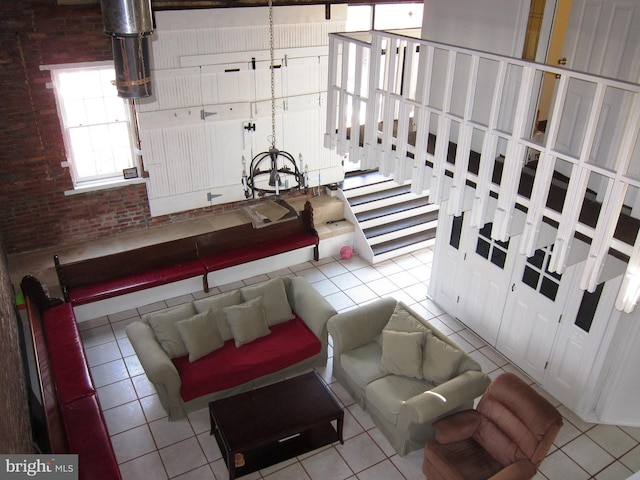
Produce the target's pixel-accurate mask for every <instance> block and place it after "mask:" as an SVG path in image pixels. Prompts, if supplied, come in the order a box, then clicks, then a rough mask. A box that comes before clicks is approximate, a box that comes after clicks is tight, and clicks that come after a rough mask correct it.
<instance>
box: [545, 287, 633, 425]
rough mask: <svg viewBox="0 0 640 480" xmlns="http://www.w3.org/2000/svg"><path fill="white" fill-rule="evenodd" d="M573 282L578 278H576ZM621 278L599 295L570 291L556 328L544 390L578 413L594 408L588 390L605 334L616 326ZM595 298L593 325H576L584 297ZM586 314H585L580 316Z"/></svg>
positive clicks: (591, 383)
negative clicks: (569, 298)
mask: <svg viewBox="0 0 640 480" xmlns="http://www.w3.org/2000/svg"><path fill="white" fill-rule="evenodd" d="M574 278H575V279H578V278H579V275H577V274H576V275H575V277H574ZM621 279H622V277H620V276H619V277H616V278H614V279H611V280H609V281H607V282H605V284H604V286H603V288H602V291H601V293H600V294H598V293H597V290H596V293H594V294H589V293H588V292H582V291H580V290H578V288H577V285H576V286H575V287H574V289H573V291H572V300H571V301H568V302H567V308H566V309H565V311H564V313H563V319H562V322H561V324H560V327H559V329H558V333H557V338H556V343H555V346H554V348H553V353H552V356H551V358H550V360H549V366H548V368H547V371H546V373H545V378H544V387H545V389H547V391H549V392H550V393H551V394H552V395H553V396H554V397H555V398H557V399H558V400H560V401H561V402H562V403H563V404H564V405H566V406H567V407H569V408H571V409H572V410H574V411H576V412H579V413H584V414H586V413H588V411H589V410H591V408H592V407H593V405H592V401H589V400H586V399H592V398H593V397H592V396H591V395H587V393H588V392H587V390H590V389H594V388H595V385H594V379H595V378H597V374H596V373H594V370H596V369H597V368H598V365H597V363H598V362H597V359H598V356H599V354H600V352H602V351H606V348H604V350H603V344H606V343H608V342H609V341H610V335H607V331H608V330H610V329H611V328H612V327H613V325H614V324H615V321H616V318H617V314H614V315H611V314H610V312H612V311H613V307H614V302H615V297H616V293H617V291H618V288H619V287H620V283H621ZM596 294H597V295H598V297H597V298H598V301H597V306H596V308H595V313H594V315H593V319H592V323H591V325H590V326H589V327H588V328H584V327H585V326H584V325H583V327H580V326H579V325H578V324H577V321H576V320H577V316H578V312H579V311H580V306H581V303H582V300H583V297H588V296H589V295H596ZM582 314H583V315H584V314H585V313H584V312H583V313H582Z"/></svg>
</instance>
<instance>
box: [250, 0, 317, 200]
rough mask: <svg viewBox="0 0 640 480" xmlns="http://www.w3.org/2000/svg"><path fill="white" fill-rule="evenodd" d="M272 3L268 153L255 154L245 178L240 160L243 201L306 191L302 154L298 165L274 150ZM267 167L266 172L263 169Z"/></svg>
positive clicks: (307, 168) (280, 151) (306, 178)
mask: <svg viewBox="0 0 640 480" xmlns="http://www.w3.org/2000/svg"><path fill="white" fill-rule="evenodd" d="M273 36H274V35H273V1H272V0H269V58H270V65H269V70H270V73H271V135H270V136H269V137H268V141H269V143H270V144H271V146H270V147H269V150H268V151H266V152H262V153H259V154H257V155H256V156H255V157H253V159H252V160H251V163H250V165H249V170H248V174H247V163H246V160H245V158H244V157H242V187H243V188H244V196H245V198H249V197H253V198H255V196H256V193H257V194H258V196H260V197H262V196H264V195H266V194H274V195H275V197H276V199H278V198H279V197H280V195H281V194H283V193H293V192H294V191H295V190H304V192H305V193H307V191H308V188H309V167H308V166H305V167H304V169H303V159H302V154H300V155H299V156H298V161H299V165H298V164H297V163H296V161H295V159H294V158H293V156H292V155H291V154H290V153H289V152H285V151H284V150H279V149H278V148H277V147H276V87H275V62H274V53H273V43H274V42H273ZM265 167H266V168H265Z"/></svg>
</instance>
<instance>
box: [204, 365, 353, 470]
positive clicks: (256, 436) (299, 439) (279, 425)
mask: <svg viewBox="0 0 640 480" xmlns="http://www.w3.org/2000/svg"><path fill="white" fill-rule="evenodd" d="M209 416H210V418H211V434H212V435H215V437H216V441H217V442H218V446H219V447H220V451H221V452H222V456H223V458H224V460H225V462H226V464H227V468H228V469H229V478H230V479H234V478H236V477H239V476H242V475H246V474H248V473H251V472H255V471H256V470H260V469H262V468H265V467H268V466H270V465H274V464H276V463H279V462H282V461H284V460H286V459H288V458H292V457H295V456H298V455H301V454H303V453H305V452H309V451H311V450H314V449H316V448H320V447H322V446H324V445H328V444H330V443H333V442H337V441H339V442H340V443H344V441H343V438H342V425H343V422H344V412H343V411H342V407H341V406H340V404H339V403H338V401H337V400H336V398H335V397H334V396H333V394H332V393H331V391H330V390H329V388H328V387H327V386H326V385H325V384H324V382H323V381H322V379H321V378H320V377H319V376H318V374H317V373H316V372H315V371H314V372H309V373H306V374H303V375H300V376H298V377H294V378H290V379H288V380H284V381H282V382H278V383H274V384H273V385H268V386H266V387H261V388H258V389H255V390H252V391H250V392H246V393H241V394H239V395H235V396H232V397H228V398H223V399H221V400H216V401H214V402H211V403H210V404H209ZM334 420H335V421H336V427H335V428H334V427H333V424H332V423H331V422H332V421H334ZM236 454H241V455H242V456H243V457H244V465H243V466H238V467H236V465H235V460H234V458H235V455H236Z"/></svg>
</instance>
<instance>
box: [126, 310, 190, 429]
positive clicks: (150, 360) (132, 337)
mask: <svg viewBox="0 0 640 480" xmlns="http://www.w3.org/2000/svg"><path fill="white" fill-rule="evenodd" d="M125 331H126V333H127V337H128V338H129V341H130V342H131V345H132V346H133V349H134V350H135V352H136V355H137V356H138V359H139V360H140V364H141V365H142V368H143V369H144V373H145V374H146V375H147V378H148V379H149V381H150V382H152V383H153V384H154V386H155V387H156V390H157V392H158V397H159V399H160V402H161V403H162V405H163V406H164V407H165V409H166V410H167V412H168V414H169V418H170V419H172V420H174V419H177V418H180V417H181V416H182V415H184V412H183V411H182V406H181V398H180V385H181V383H182V382H181V381H180V376H179V375H178V371H177V370H176V367H175V365H174V364H173V362H172V361H171V359H170V358H169V356H168V355H167V354H166V352H165V351H164V350H163V349H162V347H161V346H160V344H159V343H158V341H157V340H156V337H155V335H154V334H153V330H152V329H151V327H150V326H149V325H147V324H146V323H144V322H140V321H137V322H133V323H131V324H130V325H128V326H127V328H126V330H125Z"/></svg>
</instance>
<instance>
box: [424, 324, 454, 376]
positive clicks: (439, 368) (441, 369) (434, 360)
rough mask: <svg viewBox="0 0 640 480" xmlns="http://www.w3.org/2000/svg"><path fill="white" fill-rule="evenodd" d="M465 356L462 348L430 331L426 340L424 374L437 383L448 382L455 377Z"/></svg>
mask: <svg viewBox="0 0 640 480" xmlns="http://www.w3.org/2000/svg"><path fill="white" fill-rule="evenodd" d="M463 357H464V353H463V352H462V350H459V349H457V348H454V347H453V346H451V345H449V344H448V343H447V342H445V341H443V340H440V339H439V338H438V337H436V336H435V335H434V334H433V333H431V332H428V333H427V334H426V336H425V341H424V356H423V365H422V376H423V377H424V379H425V380H428V381H430V382H432V383H435V384H436V385H439V384H441V383H443V382H446V381H447V380H450V379H451V378H453V376H454V375H455V373H456V371H457V370H458V365H460V361H461V360H462V358H463Z"/></svg>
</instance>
